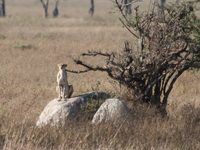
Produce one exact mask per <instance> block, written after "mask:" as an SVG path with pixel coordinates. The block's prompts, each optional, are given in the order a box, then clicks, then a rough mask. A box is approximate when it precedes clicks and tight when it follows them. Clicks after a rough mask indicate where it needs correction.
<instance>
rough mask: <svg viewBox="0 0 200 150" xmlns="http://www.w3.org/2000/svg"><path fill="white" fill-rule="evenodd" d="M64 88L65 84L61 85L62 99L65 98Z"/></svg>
mask: <svg viewBox="0 0 200 150" xmlns="http://www.w3.org/2000/svg"><path fill="white" fill-rule="evenodd" d="M65 88H66V87H65V86H63V87H62V100H65V90H66V89H65Z"/></svg>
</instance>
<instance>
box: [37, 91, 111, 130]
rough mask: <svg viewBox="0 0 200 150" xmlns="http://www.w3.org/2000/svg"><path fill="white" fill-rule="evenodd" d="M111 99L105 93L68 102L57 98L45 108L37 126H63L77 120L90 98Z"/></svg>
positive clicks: (88, 95) (76, 98) (97, 92)
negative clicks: (74, 119) (82, 107)
mask: <svg viewBox="0 0 200 150" xmlns="http://www.w3.org/2000/svg"><path fill="white" fill-rule="evenodd" d="M109 97H110V96H109V95H108V94H106V93H104V92H100V91H95V92H90V93H86V94H83V95H79V96H77V97H73V98H70V99H68V100H67V101H58V99H57V98H55V99H53V100H52V101H50V102H49V103H48V104H47V106H46V107H45V108H44V110H43V111H42V113H41V114H40V116H39V119H38V121H37V123H36V126H40V127H41V126H44V125H53V126H57V125H63V124H64V123H65V122H66V121H68V120H71V119H73V118H75V117H76V116H77V114H78V113H80V112H81V111H82V110H81V106H82V105H85V104H86V103H87V99H88V98H89V99H90V98H92V99H95V100H99V99H104V100H105V99H107V98H109Z"/></svg>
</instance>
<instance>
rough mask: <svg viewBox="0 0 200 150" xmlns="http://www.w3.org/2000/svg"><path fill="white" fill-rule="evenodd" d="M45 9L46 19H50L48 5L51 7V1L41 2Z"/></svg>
mask: <svg viewBox="0 0 200 150" xmlns="http://www.w3.org/2000/svg"><path fill="white" fill-rule="evenodd" d="M40 1H41V3H42V5H43V8H44V16H45V18H48V5H49V0H46V1H45V2H44V1H43V0H40Z"/></svg>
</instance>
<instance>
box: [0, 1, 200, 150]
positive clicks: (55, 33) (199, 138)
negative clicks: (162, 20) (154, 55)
mask: <svg viewBox="0 0 200 150" xmlns="http://www.w3.org/2000/svg"><path fill="white" fill-rule="evenodd" d="M148 3H149V1H145V2H140V3H139V2H138V3H134V5H140V8H141V10H142V9H145V8H147V6H148ZM54 5H55V1H50V3H49V17H48V19H45V18H44V14H43V12H44V10H43V7H42V4H41V2H40V1H39V0H20V1H18V0H6V17H5V18H0V118H1V120H0V149H2V150H29V149H30V150H55V149H56V150H67V149H105V150H111V149H123V150H124V149H127V150H172V149H174V150H178V149H180V150H197V149H200V115H199V114H200V109H199V106H200V105H199V104H200V103H199V102H200V98H199V97H200V84H199V82H200V73H195V74H194V73H191V72H186V73H184V74H183V75H182V76H181V77H180V78H179V79H178V81H177V83H176V84H175V86H174V89H173V92H172V93H171V95H170V97H169V101H170V102H169V105H168V115H169V117H168V118H167V119H166V118H162V116H160V115H159V114H157V113H156V111H155V110H154V109H153V108H149V107H148V106H146V105H145V104H144V105H141V104H140V105H138V104H136V103H131V101H130V99H129V96H127V93H126V89H125V88H123V87H121V88H120V87H119V85H118V84H117V83H116V82H114V81H112V80H111V79H110V78H109V77H108V76H107V74H105V73H102V72H88V73H84V74H73V73H68V80H69V83H70V84H72V85H73V86H74V89H75V91H74V94H73V96H75V95H80V94H84V93H86V92H91V91H94V90H100V91H104V92H107V93H109V94H111V95H113V96H116V97H120V98H121V99H122V100H124V101H125V102H127V104H128V106H129V108H130V109H131V111H132V113H133V118H132V120H129V121H127V122H122V123H118V124H102V125H99V126H92V125H91V120H90V119H87V118H88V117H87V116H85V119H83V120H82V121H76V120H75V121H73V122H70V123H67V124H66V126H64V127H60V128H55V127H43V128H37V127H35V124H36V121H37V119H38V117H39V115H40V113H41V112H42V110H43V109H44V107H45V106H46V104H47V103H48V102H49V101H51V100H52V99H54V98H55V97H57V93H56V90H55V89H56V84H57V83H56V74H57V72H58V67H57V64H58V63H67V64H68V67H67V68H68V69H71V70H82V69H83V68H82V67H80V66H77V65H76V64H75V63H74V62H73V58H79V54H81V53H84V52H87V51H88V50H89V51H102V52H111V51H118V50H120V49H121V48H122V47H123V45H124V41H125V40H128V41H130V42H132V43H133V44H134V42H135V41H134V38H133V37H132V35H131V34H130V33H129V32H128V31H127V30H126V29H125V28H123V27H122V24H121V23H120V21H119V19H118V18H119V17H120V13H119V12H118V11H117V10H116V9H115V7H114V5H113V3H112V2H111V1H109V0H96V1H95V12H94V15H93V16H92V17H91V16H90V15H89V14H88V11H89V8H90V1H89V0H60V1H59V16H58V17H57V18H53V16H52V11H53V9H54ZM133 7H134V6H133ZM85 61H87V62H88V63H89V64H93V65H97V64H98V65H103V64H104V60H103V59H102V58H92V59H86V60H85Z"/></svg>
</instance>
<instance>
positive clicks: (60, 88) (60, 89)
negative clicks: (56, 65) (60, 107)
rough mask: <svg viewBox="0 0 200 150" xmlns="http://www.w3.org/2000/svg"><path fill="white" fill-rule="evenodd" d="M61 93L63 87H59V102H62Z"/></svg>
mask: <svg viewBox="0 0 200 150" xmlns="http://www.w3.org/2000/svg"><path fill="white" fill-rule="evenodd" d="M61 93H62V87H61V86H59V87H58V101H60V100H61Z"/></svg>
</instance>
